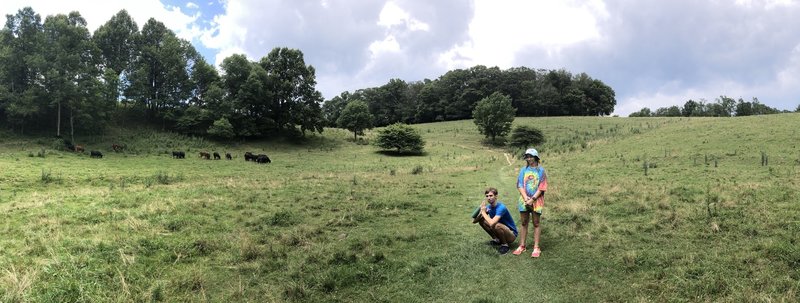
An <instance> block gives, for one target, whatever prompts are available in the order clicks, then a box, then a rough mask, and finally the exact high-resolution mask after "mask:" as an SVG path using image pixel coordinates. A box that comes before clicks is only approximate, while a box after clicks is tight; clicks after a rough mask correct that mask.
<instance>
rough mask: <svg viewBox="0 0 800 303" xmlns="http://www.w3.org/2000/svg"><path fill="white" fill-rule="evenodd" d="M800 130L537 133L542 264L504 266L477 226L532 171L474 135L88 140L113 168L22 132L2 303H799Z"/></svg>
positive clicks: (710, 126) (574, 123)
mask: <svg viewBox="0 0 800 303" xmlns="http://www.w3.org/2000/svg"><path fill="white" fill-rule="evenodd" d="M798 121H800V116H798V115H797V114H783V115H770V116H757V117H737V118H569V117H564V118H520V119H517V120H516V121H515V124H516V125H522V124H527V125H535V126H536V127H539V128H540V129H542V130H543V131H544V133H545V135H546V136H547V139H548V142H547V143H545V144H544V145H542V146H538V147H537V149H539V151H540V154H541V156H542V159H543V165H544V167H545V168H546V169H547V172H548V178H549V180H550V188H549V191H548V193H547V195H546V207H545V213H544V216H543V220H542V227H543V233H542V243H541V245H542V249H543V255H542V257H541V258H538V259H531V258H530V257H529V256H520V257H517V256H512V255H510V254H509V255H507V256H498V255H497V253H496V250H495V249H494V248H492V247H490V246H487V245H485V244H484V242H485V241H486V240H488V239H487V238H485V236H484V235H483V232H482V231H481V230H480V228H479V227H477V226H476V225H472V224H470V221H471V220H470V218H469V214H470V212H471V211H472V209H473V208H474V207H475V206H476V205H477V204H479V202H480V200H481V199H482V197H483V190H484V188H485V187H488V186H494V187H497V188H498V189H499V190H500V195H499V196H500V200H502V201H506V203H507V204H509V205H514V204H515V203H516V202H515V201H516V195H515V194H514V193H515V192H516V189H515V182H516V176H517V173H518V169H519V167H520V166H522V165H523V164H524V163H523V161H522V160H519V159H518V158H515V157H514V156H518V155H510V154H507V153H506V151H505V150H503V149H500V148H495V147H491V146H488V145H484V144H482V143H481V142H482V136H481V135H480V134H478V133H477V131H476V129H475V126H474V124H473V123H472V121H457V122H444V123H434V124H422V125H414V126H413V127H414V128H416V129H418V130H419V131H420V132H421V134H422V135H423V138H424V139H425V140H426V141H427V145H426V154H424V155H421V156H390V155H386V154H382V153H378V152H376V149H375V148H374V147H372V146H369V145H359V144H356V143H354V142H351V141H348V138H349V137H350V136H352V134H350V133H348V132H345V131H342V130H336V129H328V130H326V131H325V133H324V134H323V135H322V136H317V137H313V138H310V139H309V140H307V141H306V142H304V143H302V144H300V143H292V142H284V141H267V142H245V143H238V144H234V145H226V146H223V145H220V144H217V143H214V142H210V141H205V140H199V139H191V138H185V137H182V136H178V135H172V134H163V133H156V132H147V131H143V132H117V133H111V134H110V135H107V136H105V137H102V138H86V139H85V140H81V141H83V142H88V144H87V145H88V146H89V149H98V150H102V151H103V152H104V153H105V157H104V158H103V159H90V158H89V157H88V155H85V154H74V153H69V152H62V151H54V150H51V146H50V145H52V143H51V142H49V141H50V140H49V139H47V140H44V139H28V138H19V137H15V136H13V135H10V134H0V218H1V219H0V222H2V224H0V232H2V235H4V236H3V237H0V256H2V257H0V269H2V270H0V301H2V302H64V301H79V302H80V301H83V302H95V301H119V302H129V301H137V302H138V301H165V302H173V301H210V302H219V301H254V302H282V301H310V302H319V301H326V302H365V301H368V302H397V301H408V302H421V301H425V302H429V301H433V302H501V301H508V302H521V301H531V300H532V301H571V302H572V301H672V300H674V301H716V300H721V301H734V300H745V301H795V300H797V299H798V291H800V270H798V268H800V249H799V248H798V247H800V244H798V243H797V241H798V240H797V235H798V234H800V221H798V218H800V204H798V203H797V201H798V200H799V199H798V198H800V197H798V190H800V185H798V181H800V177H798V168H800V134H798V133H797V130H796V128H797V125H798ZM76 141H78V140H76ZM81 141H79V142H81ZM111 143H125V144H126V145H127V146H128V150H127V151H126V152H125V153H113V152H111V151H110V144H111ZM106 146H108V147H109V148H106ZM42 148H45V150H44V152H42ZM171 150H184V151H187V158H186V159H183V160H177V159H172V158H171V157H170V155H169V151H171ZM201 150H204V151H218V152H220V153H224V152H231V153H232V154H234V156H235V158H234V160H233V161H225V160H220V161H213V160H212V161H208V160H201V159H199V158H198V157H197V152H198V151H201ZM245 151H252V152H255V153H266V154H268V155H269V156H270V158H272V160H273V163H271V164H267V165H259V164H254V163H249V162H245V161H244V160H243V157H242V154H243V153H244V152H245ZM38 154H43V155H44V157H39V156H37V155H38ZM764 157H766V160H767V163H765V164H766V165H762V163H763V162H762V161H763V160H764ZM645 166H646V167H647V170H646V171H645V168H644V167H645ZM514 217H515V220H516V219H518V218H519V217H518V214H514ZM529 242H531V240H529Z"/></svg>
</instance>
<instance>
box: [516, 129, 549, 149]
mask: <svg viewBox="0 0 800 303" xmlns="http://www.w3.org/2000/svg"><path fill="white" fill-rule="evenodd" d="M544 142H545V138H544V133H542V131H541V130H539V129H538V128H535V127H532V126H527V125H521V126H518V127H515V128H514V129H512V130H511V141H510V142H509V145H510V146H511V147H513V148H516V149H524V148H527V147H530V146H538V145H541V144H542V143H544Z"/></svg>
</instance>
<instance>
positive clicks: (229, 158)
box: [225, 153, 233, 160]
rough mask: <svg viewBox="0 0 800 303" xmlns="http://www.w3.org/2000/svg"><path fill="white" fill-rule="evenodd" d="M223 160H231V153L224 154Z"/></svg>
mask: <svg viewBox="0 0 800 303" xmlns="http://www.w3.org/2000/svg"><path fill="white" fill-rule="evenodd" d="M225 159H227V160H233V157H231V153H225Z"/></svg>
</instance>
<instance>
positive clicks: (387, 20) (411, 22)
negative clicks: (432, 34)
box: [378, 1, 430, 31]
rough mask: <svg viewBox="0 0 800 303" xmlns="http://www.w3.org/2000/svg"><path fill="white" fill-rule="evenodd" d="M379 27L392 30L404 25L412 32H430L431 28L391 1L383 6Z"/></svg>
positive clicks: (379, 17)
mask: <svg viewBox="0 0 800 303" xmlns="http://www.w3.org/2000/svg"><path fill="white" fill-rule="evenodd" d="M378 25H381V26H384V27H386V28H389V29H391V28H392V27H394V26H400V25H404V26H405V27H406V28H408V29H409V30H411V31H418V30H421V31H428V30H429V29H430V26H429V25H428V24H427V23H425V22H422V21H419V20H417V19H414V18H412V17H411V16H410V15H409V14H408V12H406V11H405V10H403V9H402V8H400V7H399V6H397V4H396V3H394V2H392V1H389V2H386V4H385V5H384V6H383V9H382V10H381V13H380V15H379V16H378Z"/></svg>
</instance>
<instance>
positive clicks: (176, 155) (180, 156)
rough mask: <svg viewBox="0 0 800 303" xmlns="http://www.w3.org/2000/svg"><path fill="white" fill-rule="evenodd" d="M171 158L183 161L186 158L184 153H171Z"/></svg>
mask: <svg viewBox="0 0 800 303" xmlns="http://www.w3.org/2000/svg"><path fill="white" fill-rule="evenodd" d="M172 158H173V159H183V158H186V153H184V152H182V151H173V152H172Z"/></svg>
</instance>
